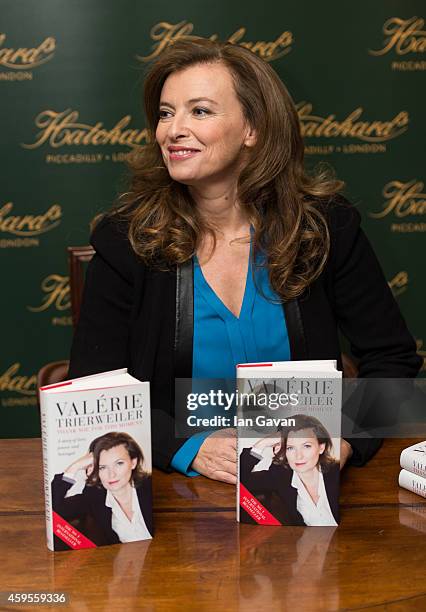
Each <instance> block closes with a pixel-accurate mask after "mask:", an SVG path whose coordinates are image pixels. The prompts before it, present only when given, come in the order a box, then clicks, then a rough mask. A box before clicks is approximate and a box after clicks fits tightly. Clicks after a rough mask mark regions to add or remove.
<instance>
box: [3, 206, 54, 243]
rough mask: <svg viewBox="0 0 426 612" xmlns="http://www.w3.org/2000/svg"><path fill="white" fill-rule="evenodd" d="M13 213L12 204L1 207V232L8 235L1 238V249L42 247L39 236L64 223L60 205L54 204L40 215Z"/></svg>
mask: <svg viewBox="0 0 426 612" xmlns="http://www.w3.org/2000/svg"><path fill="white" fill-rule="evenodd" d="M12 211H13V203H12V202H6V204H3V206H0V232H2V233H3V234H7V235H8V237H7V238H0V249H5V248H9V247H13V248H20V247H34V246H40V238H39V236H41V235H42V234H45V233H47V232H50V231H51V230H53V229H55V228H56V227H58V225H59V224H60V223H61V221H62V208H61V206H59V204H52V205H51V206H49V208H48V209H47V210H46V211H45V212H42V213H40V214H23V215H15V214H11V213H12Z"/></svg>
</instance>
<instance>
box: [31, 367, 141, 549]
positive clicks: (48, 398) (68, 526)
mask: <svg viewBox="0 0 426 612" xmlns="http://www.w3.org/2000/svg"><path fill="white" fill-rule="evenodd" d="M40 416H41V431H42V447H43V469H44V493H45V508H46V535H47V546H48V548H49V549H50V550H53V551H56V550H76V549H80V548H94V547H97V546H103V545H107V544H118V543H120V542H133V541H137V540H145V539H150V538H151V537H152V535H153V521H152V484H151V472H152V458H151V423H150V397H149V383H147V382H140V381H139V380H137V379H136V378H134V377H133V376H130V374H128V373H127V370H126V369H120V370H114V371H111V372H104V373H101V374H94V375H92V376H85V377H83V378H76V379H73V380H69V381H66V382H63V383H59V384H53V385H48V386H46V387H41V389H40Z"/></svg>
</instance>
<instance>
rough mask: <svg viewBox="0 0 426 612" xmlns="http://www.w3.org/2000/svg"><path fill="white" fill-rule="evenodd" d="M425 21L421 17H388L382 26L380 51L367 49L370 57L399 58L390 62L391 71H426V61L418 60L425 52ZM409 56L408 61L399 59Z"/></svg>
mask: <svg viewBox="0 0 426 612" xmlns="http://www.w3.org/2000/svg"><path fill="white" fill-rule="evenodd" d="M424 25H425V20H424V19H423V18H422V17H410V18H409V19H401V18H400V17H390V18H389V19H387V20H386V21H385V23H384V24H383V34H384V40H383V42H382V48H381V49H369V53H370V55H374V56H376V57H380V56H383V55H388V54H389V55H390V56H392V55H393V56H394V57H395V56H399V57H398V59H392V60H391V68H392V70H403V71H414V70H426V61H425V60H422V59H419V57H420V54H421V53H424V52H425V51H426V30H425V29H424ZM405 56H410V57H409V58H408V59H404V60H403V59H400V58H402V57H405Z"/></svg>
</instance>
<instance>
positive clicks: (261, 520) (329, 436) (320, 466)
mask: <svg viewBox="0 0 426 612" xmlns="http://www.w3.org/2000/svg"><path fill="white" fill-rule="evenodd" d="M341 378H342V373H341V372H339V371H338V370H337V368H336V362H335V361H330V360H321V361H290V362H275V363H265V364H240V365H238V366H237V381H238V391H239V396H238V398H239V401H238V405H237V415H238V418H237V435H238V445H237V455H238V484H237V520H238V521H240V522H242V523H252V524H260V525H312V526H314V525H318V526H319V525H337V524H338V522H339V474H340V462H339V460H340V433H341V402H342V400H341V397H342V388H341Z"/></svg>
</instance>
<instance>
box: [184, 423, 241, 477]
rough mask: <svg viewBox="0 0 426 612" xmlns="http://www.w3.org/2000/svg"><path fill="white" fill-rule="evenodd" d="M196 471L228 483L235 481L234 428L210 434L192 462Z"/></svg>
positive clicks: (235, 451) (235, 452) (235, 439)
mask: <svg viewBox="0 0 426 612" xmlns="http://www.w3.org/2000/svg"><path fill="white" fill-rule="evenodd" d="M192 467H193V469H194V470H195V471H196V472H199V473H200V474H203V476H207V478H212V479H213V480H221V481H222V482H228V483H229V484H236V482H237V437H236V431H235V429H220V430H219V431H215V432H214V433H212V434H210V435H209V436H208V437H207V438H206V439H205V440H204V442H203V443H202V445H201V446H200V449H199V451H198V453H197V455H196V457H195V459H194V461H193V462H192Z"/></svg>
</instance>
